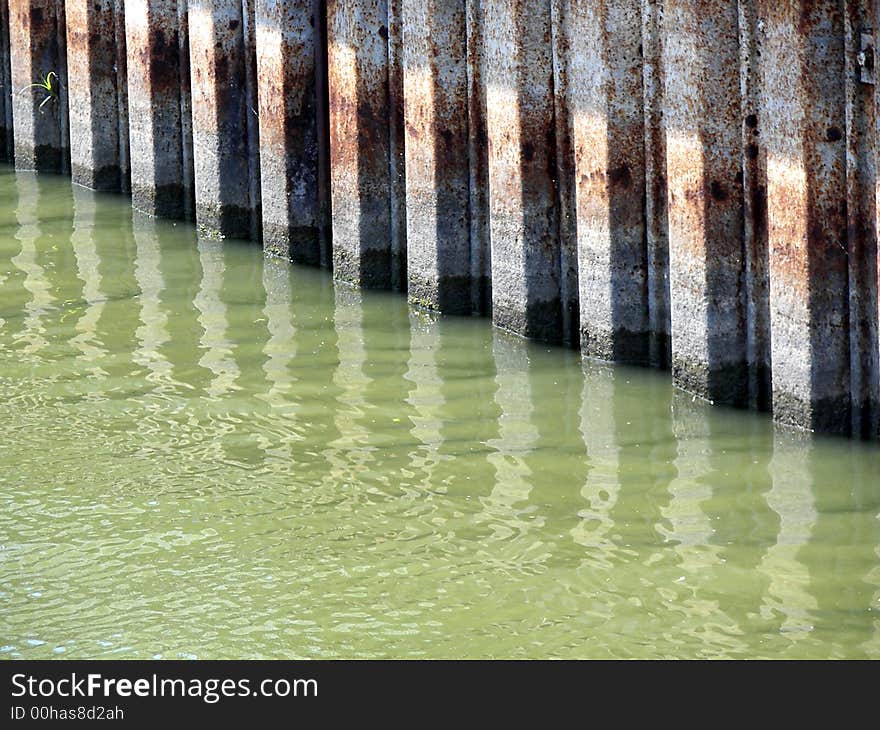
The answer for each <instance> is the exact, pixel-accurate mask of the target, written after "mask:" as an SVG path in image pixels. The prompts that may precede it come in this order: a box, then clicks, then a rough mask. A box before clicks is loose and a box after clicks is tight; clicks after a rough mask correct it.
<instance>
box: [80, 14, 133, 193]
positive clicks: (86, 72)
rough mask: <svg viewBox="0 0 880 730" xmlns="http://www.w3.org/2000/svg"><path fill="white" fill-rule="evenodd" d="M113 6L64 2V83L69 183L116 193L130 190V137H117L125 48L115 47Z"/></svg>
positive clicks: (116, 18)
mask: <svg viewBox="0 0 880 730" xmlns="http://www.w3.org/2000/svg"><path fill="white" fill-rule="evenodd" d="M117 3H118V0H67V4H66V10H67V60H68V67H69V71H68V80H67V83H68V98H69V100H70V165H71V175H72V177H73V181H74V182H76V183H79V184H80V185H84V186H86V187H89V188H92V189H95V190H103V191H115V192H120V191H122V190H124V189H125V188H126V187H127V184H128V183H127V180H126V177H127V170H126V167H127V156H128V150H127V146H128V137H127V135H125V136H123V135H122V134H120V132H121V130H122V129H123V125H122V124H121V123H120V111H121V110H120V93H119V81H120V79H119V76H118V73H117V69H118V64H119V62H120V51H121V56H122V57H124V54H125V46H124V45H123V46H122V47H121V48H119V47H118V46H117V42H118V40H119V39H118V38H117V20H118V17H119V16H118V7H117ZM123 40H124V39H123ZM124 122H125V127H127V119H125V120H124ZM124 148H125V149H124Z"/></svg>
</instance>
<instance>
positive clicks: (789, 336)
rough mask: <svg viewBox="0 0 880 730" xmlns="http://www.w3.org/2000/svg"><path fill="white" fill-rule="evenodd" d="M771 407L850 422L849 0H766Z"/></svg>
mask: <svg viewBox="0 0 880 730" xmlns="http://www.w3.org/2000/svg"><path fill="white" fill-rule="evenodd" d="M760 7H761V17H762V18H763V20H764V23H765V26H764V33H765V34H766V37H765V39H764V53H763V64H764V65H763V87H762V101H763V114H762V115H761V120H762V127H761V134H762V136H763V137H764V140H765V144H766V145H767V201H768V212H769V229H768V241H769V249H770V253H769V259H770V279H771V286H770V307H771V328H772V360H773V413H774V417H775V418H776V420H777V421H780V422H781V423H785V424H790V425H794V426H799V427H802V428H807V429H813V430H820V431H832V432H841V433H846V432H849V430H850V428H851V412H852V403H851V387H850V386H851V374H850V352H849V331H850V323H849V311H848V301H847V287H848V263H847V239H846V231H847V201H846V147H847V143H846V139H845V133H846V104H845V85H844V84H842V83H841V79H842V78H843V74H844V65H845V60H844V19H843V13H842V7H843V6H842V4H841V3H838V2H831V1H830V0H823V1H821V2H809V3H808V2H790V3H773V2H766V3H763V4H762V5H761V6H760Z"/></svg>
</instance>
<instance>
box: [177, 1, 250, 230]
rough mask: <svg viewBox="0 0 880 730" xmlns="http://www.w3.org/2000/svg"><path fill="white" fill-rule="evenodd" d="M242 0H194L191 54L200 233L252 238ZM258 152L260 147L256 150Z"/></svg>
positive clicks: (190, 15) (194, 153) (190, 25)
mask: <svg viewBox="0 0 880 730" xmlns="http://www.w3.org/2000/svg"><path fill="white" fill-rule="evenodd" d="M246 12H247V9H246V8H243V6H242V0H191V1H190V3H189V55H190V79H191V84H192V86H191V93H192V119H193V165H194V169H195V190H196V222H197V224H198V226H199V229H200V230H201V231H202V233H204V234H206V235H208V236H213V237H220V238H226V237H229V238H250V237H253V235H254V226H255V220H257V215H256V210H255V203H256V201H255V200H253V199H252V197H251V194H252V185H253V178H252V176H251V169H252V165H256V164H258V161H257V160H256V159H252V157H251V152H252V150H251V148H250V141H251V139H250V138H249V133H248V132H249V128H248V118H247V115H248V114H249V113H250V114H253V113H254V112H253V111H250V110H249V109H248V104H247V100H248V99H247V96H248V95H247V79H246V77H247V51H246V44H245V33H244V15H245V13H246ZM253 152H254V153H255V154H256V152H257V150H253Z"/></svg>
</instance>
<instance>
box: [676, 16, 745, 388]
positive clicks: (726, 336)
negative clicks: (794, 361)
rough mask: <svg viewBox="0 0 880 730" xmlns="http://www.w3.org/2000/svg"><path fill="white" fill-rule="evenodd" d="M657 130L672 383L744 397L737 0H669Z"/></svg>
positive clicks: (740, 138)
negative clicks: (661, 147)
mask: <svg viewBox="0 0 880 730" xmlns="http://www.w3.org/2000/svg"><path fill="white" fill-rule="evenodd" d="M663 32H664V39H663V62H664V73H665V88H664V94H663V96H664V102H663V103H664V126H665V133H666V165H667V169H666V176H667V186H668V190H667V196H668V198H667V199H668V216H669V258H670V285H671V295H672V369H673V378H674V381H675V383H676V384H677V385H678V386H680V387H682V388H683V389H685V390H687V391H689V392H692V393H695V394H697V395H699V396H701V397H704V398H707V399H709V400H711V401H718V402H722V403H731V404H738V405H744V404H745V403H746V401H747V394H748V364H747V355H746V321H745V306H744V297H743V271H744V265H745V264H744V257H743V188H742V153H741V143H742V133H741V126H742V118H741V104H740V72H739V65H740V64H739V61H740V58H739V33H738V8H737V2H736V0H666V1H665V2H664V14H663Z"/></svg>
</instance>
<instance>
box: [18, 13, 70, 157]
mask: <svg viewBox="0 0 880 730" xmlns="http://www.w3.org/2000/svg"><path fill="white" fill-rule="evenodd" d="M8 8H9V46H10V73H11V87H12V88H11V92H12V116H13V132H14V138H15V164H16V167H18V169H22V170H38V171H41V172H65V171H67V170H68V169H69V154H68V153H69V150H68V136H67V69H66V65H67V62H66V54H65V40H64V35H65V30H64V3H63V0H11V2H9V4H8ZM50 73H54V74H56V78H57V80H56V82H55V88H56V89H57V93H56V94H55V95H54V97H53V98H50V99H49V101H48V102H46V103H45V104H43V102H44V101H45V100H46V97H47V95H48V96H52V95H51V94H47V93H46V92H41V91H40V90H39V89H38V88H29V87H30V85H31V84H35V83H39V82H41V81H42V80H43V79H44V78H45V77H46V75H47V74H50ZM41 105H42V107H41Z"/></svg>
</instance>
